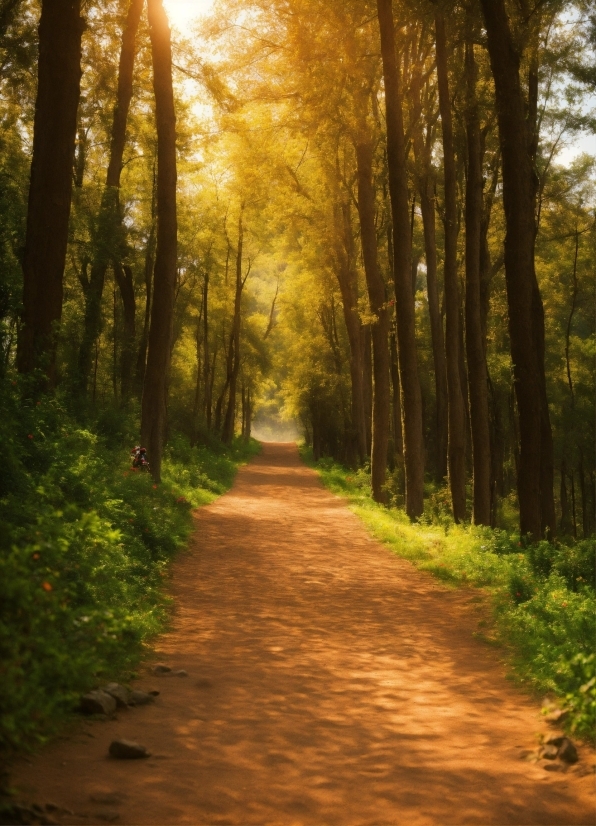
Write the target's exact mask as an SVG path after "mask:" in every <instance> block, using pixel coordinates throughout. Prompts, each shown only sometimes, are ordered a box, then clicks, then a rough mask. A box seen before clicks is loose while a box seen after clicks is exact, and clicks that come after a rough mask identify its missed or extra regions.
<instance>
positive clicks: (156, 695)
mask: <svg viewBox="0 0 596 826" xmlns="http://www.w3.org/2000/svg"><path fill="white" fill-rule="evenodd" d="M147 694H151V696H152V697H159V691H156V690H155V689H153V690H152V691H148V692H147Z"/></svg>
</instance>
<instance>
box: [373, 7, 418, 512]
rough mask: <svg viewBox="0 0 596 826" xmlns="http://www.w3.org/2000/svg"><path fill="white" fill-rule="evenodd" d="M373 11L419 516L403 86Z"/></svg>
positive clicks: (386, 10) (386, 30)
mask: <svg viewBox="0 0 596 826" xmlns="http://www.w3.org/2000/svg"><path fill="white" fill-rule="evenodd" d="M377 12H378V18H379V29H380V33H381V53H382V58H383V77H384V81H385V107H386V119H387V165H388V170H389V195H390V199H391V212H392V217H393V243H394V253H393V260H394V265H393V278H394V282H395V298H396V313H397V335H398V357H399V372H400V380H401V389H402V403H403V411H404V454H405V455H404V458H405V466H406V512H407V514H408V516H409V517H410V518H411V519H415V518H417V517H418V516H421V514H422V511H423V508H424V445H423V434H422V395H421V392H420V381H419V377H418V360H417V354H416V329H415V310H414V296H413V294H412V282H411V258H412V244H411V237H410V215H409V197H408V178H407V169H406V147H405V139H404V127H403V113H402V90H401V78H400V72H399V68H398V65H397V59H396V53H395V32H394V27H393V10H392V5H391V0H377Z"/></svg>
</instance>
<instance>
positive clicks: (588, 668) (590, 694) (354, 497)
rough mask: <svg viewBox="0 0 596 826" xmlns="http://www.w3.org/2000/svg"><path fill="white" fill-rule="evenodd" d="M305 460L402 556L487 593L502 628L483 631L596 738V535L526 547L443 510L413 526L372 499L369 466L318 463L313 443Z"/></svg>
mask: <svg viewBox="0 0 596 826" xmlns="http://www.w3.org/2000/svg"><path fill="white" fill-rule="evenodd" d="M302 456H303V459H304V460H305V461H306V462H307V463H308V464H310V465H311V466H313V467H315V468H316V470H317V471H318V473H319V475H320V476H321V479H322V481H323V483H324V484H325V485H326V487H328V488H329V489H330V490H332V491H333V492H334V493H337V494H339V495H340V496H343V497H344V498H346V499H347V501H348V503H349V505H350V507H351V509H352V510H353V511H354V512H355V513H356V514H357V516H359V517H360V519H361V520H362V521H363V522H364V524H365V525H366V527H367V528H368V529H369V530H370V532H371V533H372V534H373V535H374V536H375V537H376V538H377V539H379V540H380V541H382V542H383V543H385V544H386V545H387V546H388V547H390V548H391V549H392V550H393V551H394V552H395V553H396V554H398V555H399V556H400V557H403V558H404V559H408V560H410V561H411V562H413V563H414V564H415V565H416V566H417V567H418V568H420V569H421V570H425V571H428V572H429V573H431V574H432V575H433V576H435V577H437V578H439V579H440V580H441V581H442V582H444V583H447V584H449V585H452V586H458V587H464V586H465V587H476V588H480V589H482V590H483V591H484V592H485V593H487V594H488V595H489V597H490V603H491V605H492V609H493V616H494V628H493V629H492V630H491V633H490V634H489V635H482V633H479V636H484V637H485V638H486V640H487V641H489V642H496V643H500V644H502V645H504V646H505V647H506V649H507V650H508V651H509V653H510V659H511V664H512V667H513V669H514V673H515V674H516V675H517V676H518V677H519V678H521V679H522V680H523V681H525V682H526V684H529V685H531V686H532V687H533V688H534V689H536V690H537V691H539V692H541V693H543V694H544V693H547V694H551V695H554V696H555V697H556V698H558V700H559V702H560V703H561V704H563V705H565V706H566V707H567V708H568V709H569V712H570V714H569V728H570V730H571V731H573V732H575V733H576V734H578V735H580V736H582V737H588V738H591V737H593V736H594V730H595V726H596V657H595V654H594V644H595V641H596V599H595V592H594V585H595V581H594V579H595V576H596V569H595V550H596V545H595V542H594V540H582V541H580V542H572V541H570V542H568V543H567V544H559V545H554V544H550V543H547V542H540V543H537V544H536V545H526V544H524V543H523V542H522V541H521V540H520V537H519V535H517V534H515V533H513V532H509V531H504V530H492V529H490V528H485V527H480V526H478V527H476V526H473V525H469V524H468V525H455V524H454V523H453V521H452V520H450V519H449V518H448V517H447V515H446V513H444V512H443V513H442V514H440V515H439V517H438V518H437V515H436V514H434V513H432V514H431V513H426V514H425V517H423V519H422V520H421V521H420V522H419V523H415V524H414V523H411V522H410V521H409V519H408V518H407V516H406V515H405V513H404V512H403V511H402V510H399V509H396V508H386V507H383V506H382V505H379V504H378V503H376V502H374V501H373V499H372V497H371V495H370V478H369V474H368V473H367V471H366V470H359V471H356V472H353V471H349V470H346V469H345V468H343V467H341V466H340V465H338V464H337V463H335V462H333V461H331V460H329V459H323V460H321V461H319V462H318V463H315V462H314V461H313V459H312V454H311V453H310V452H309V451H308V450H307V449H305V448H303V449H302ZM435 504H436V497H435ZM433 507H434V505H433Z"/></svg>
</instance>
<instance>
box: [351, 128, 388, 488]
mask: <svg viewBox="0 0 596 826" xmlns="http://www.w3.org/2000/svg"><path fill="white" fill-rule="evenodd" d="M356 161H357V166H358V215H359V218H360V237H361V241H362V257H363V259H364V272H365V275H366V286H367V289H368V298H369V302H370V309H371V313H372V314H373V315H374V316H376V321H374V322H373V324H372V325H371V336H372V351H373V352H372V355H373V413H372V446H371V459H370V469H371V484H372V493H373V498H374V499H375V501H377V502H384V501H385V500H386V498H387V495H386V493H385V491H384V488H383V486H384V485H385V481H386V479H385V477H386V473H387V450H388V447H389V413H390V399H391V388H390V362H389V310H388V307H387V296H386V294H385V282H384V281H383V277H382V275H381V272H380V270H379V264H378V259H377V232H376V227H375V192H374V188H373V171H372V162H373V144H372V141H371V140H368V141H363V142H357V144H356Z"/></svg>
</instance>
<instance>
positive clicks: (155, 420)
mask: <svg viewBox="0 0 596 826" xmlns="http://www.w3.org/2000/svg"><path fill="white" fill-rule="evenodd" d="M148 11H149V27H150V37H151V54H152V62H153V88H154V92H155V120H156V126H157V249H156V253H155V270H154V276H153V281H154V287H153V305H152V308H151V327H150V329H149V346H148V352H147V368H146V370H145V381H144V383H143V400H142V404H141V435H142V439H143V442H144V443H145V445H146V446H147V450H148V451H149V461H150V464H151V472H152V474H153V477H154V479H155V480H156V481H157V482H159V481H160V480H161V459H162V454H163V446H164V438H165V428H166V414H167V408H166V405H167V385H168V377H169V370H170V355H171V349H170V344H171V338H172V317H173V312H174V297H175V290H176V275H177V273H176V259H177V220H176V112H175V109H174V93H173V89H172V49H171V43H170V27H169V25H168V19H167V16H166V13H165V11H164V8H163V5H162V0H148Z"/></svg>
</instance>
